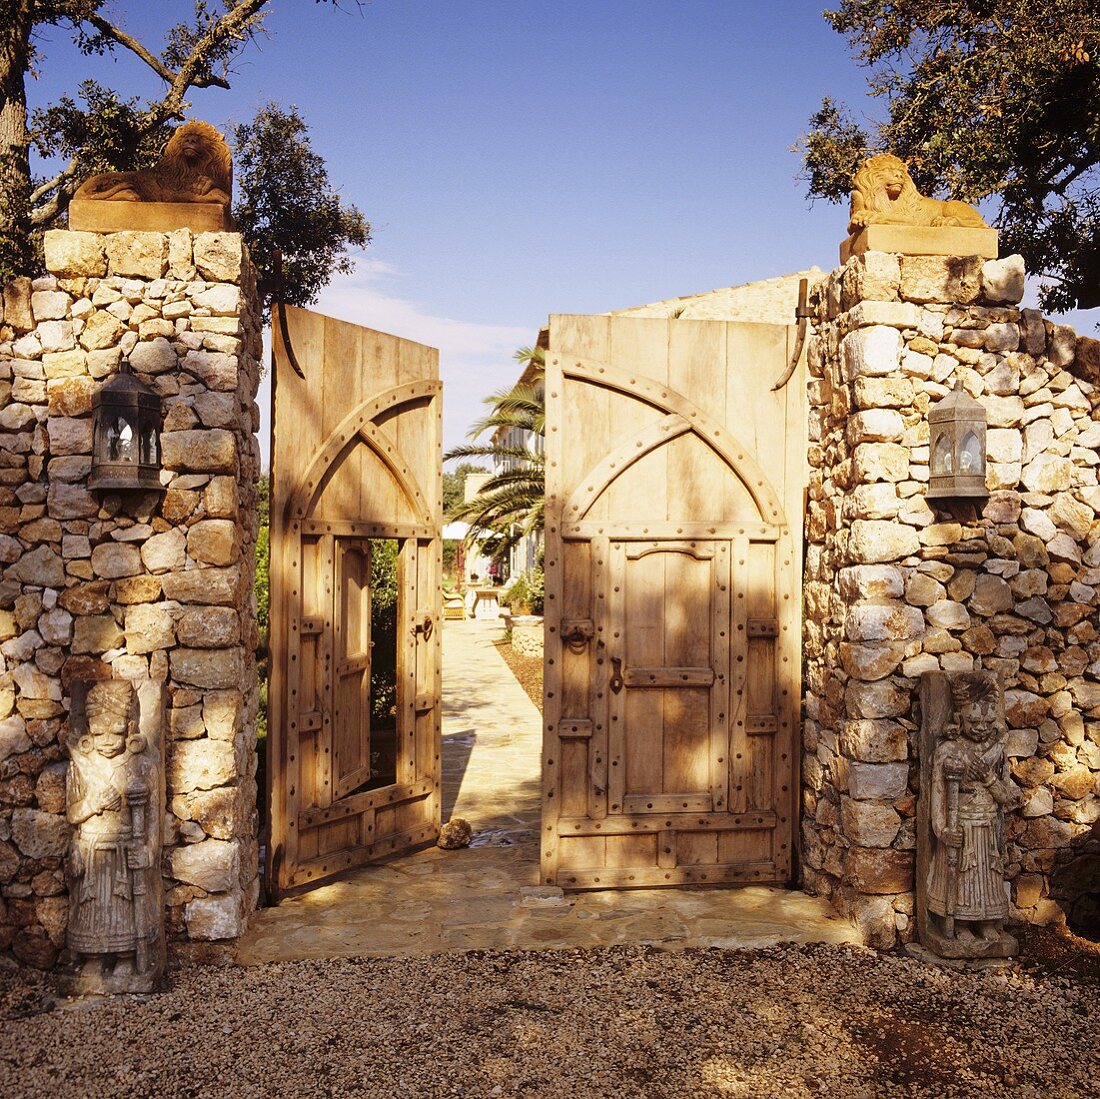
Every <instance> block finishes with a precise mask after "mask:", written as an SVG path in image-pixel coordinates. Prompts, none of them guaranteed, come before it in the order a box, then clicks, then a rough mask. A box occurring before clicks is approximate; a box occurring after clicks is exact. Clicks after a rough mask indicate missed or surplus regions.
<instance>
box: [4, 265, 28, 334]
mask: <svg viewBox="0 0 1100 1099" xmlns="http://www.w3.org/2000/svg"><path fill="white" fill-rule="evenodd" d="M33 293H34V291H33V287H32V284H31V280H30V279H29V278H27V277H26V276H24V275H20V276H18V277H16V278H14V279H12V280H11V282H9V283H8V284H7V285H6V286H5V287H4V323H5V324H7V325H10V326H11V327H12V328H14V329H15V331H16V332H30V331H31V330H32V329H33V328H34V311H33V310H32V309H31V297H32V295H33Z"/></svg>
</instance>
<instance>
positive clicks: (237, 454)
mask: <svg viewBox="0 0 1100 1099" xmlns="http://www.w3.org/2000/svg"><path fill="white" fill-rule="evenodd" d="M45 248H46V263H47V268H48V272H49V273H48V274H47V275H46V276H44V277H42V278H37V279H34V280H33V281H32V280H30V279H17V280H15V281H14V282H13V283H12V284H11V285H9V286H8V287H6V288H5V292H4V316H3V327H2V329H0V567H2V569H3V576H2V580H0V656H2V664H0V898H2V899H0V948H8V947H11V948H12V950H13V951H14V953H15V955H16V957H18V958H20V959H21V960H23V961H26V962H29V963H32V964H35V965H40V966H43V967H49V966H51V965H53V964H54V963H55V962H56V961H57V959H58V956H59V952H60V950H61V948H62V946H63V944H64V942H65V923H66V912H67V897H66V886H65V880H64V873H63V858H64V855H65V851H66V846H67V844H68V840H69V828H68V825H67V824H66V822H65V816H64V813H65V776H66V762H65V755H64V752H63V747H62V742H63V738H64V736H65V732H66V719H67V714H68V710H69V704H70V684H71V681H72V679H73V678H74V677H79V678H85V679H86V678H96V677H114V678H124V679H129V680H133V681H135V682H136V681H141V680H143V679H144V678H146V677H149V678H151V679H152V680H153V681H156V682H161V683H164V684H165V686H166V689H167V697H168V707H169V708H168V734H167V745H166V754H167V759H166V766H167V811H166V812H165V815H164V859H163V873H164V877H165V904H166V917H167V926H168V934H169V938H170V939H175V940H176V941H177V944H179V943H182V942H185V941H186V940H188V939H190V940H211V939H215V940H218V939H229V938H232V937H234V936H235V935H237V934H239V932H240V931H241V930H242V929H243V927H244V924H245V921H246V920H247V915H248V912H249V911H250V910H251V908H252V907H253V906H254V905H255V902H256V898H257V893H258V885H257V882H258V877H257V836H256V786H255V769H256V755H255V739H256V736H255V731H256V707H257V688H256V672H255V661H254V657H253V650H254V647H255V643H256V617H255V607H254V603H253V597H252V577H253V562H254V546H255V538H256V522H257V513H256V485H255V482H256V479H257V476H258V472H259V450H258V446H257V444H256V440H255V436H254V433H255V431H256V428H257V426H258V410H257V407H256V405H255V395H256V387H257V383H258V378H259V356H260V346H261V344H260V341H261V336H260V324H261V318H260V314H259V311H258V308H257V305H256V298H255V288H254V278H253V274H252V271H251V268H250V265H249V260H248V255H247V252H246V251H245V249H244V248H243V245H242V243H241V238H240V236H239V235H238V234H235V233H202V234H198V235H194V234H192V233H191V232H190V231H189V230H186V229H181V230H177V231H175V232H171V233H156V232H119V233H112V234H105V235H101V234H97V233H75V232H67V231H52V232H50V233H47V235H46V241H45ZM122 355H126V356H128V358H129V360H130V363H131V365H132V368H133V371H134V374H135V375H136V376H137V377H138V378H140V379H141V380H142V381H144V382H146V383H147V384H148V385H150V386H151V387H152V388H153V389H154V390H155V391H156V392H157V393H159V394H160V396H161V397H162V399H163V407H164V414H165V416H164V431H163V435H162V448H163V462H164V472H163V475H162V481H163V483H164V484H165V486H166V489H167V491H166V492H165V493H164V495H163V496H162V497H156V498H154V497H152V496H144V497H141V498H137V497H135V498H123V497H120V496H119V495H99V494H95V493H92V492H90V491H89V490H88V487H87V479H88V473H89V469H90V465H91V451H92V421H91V404H92V397H93V394H94V393H95V391H96V388H97V387H98V386H99V385H100V384H101V383H102V382H103V381H104V380H105V379H107V378H108V377H110V376H111V375H112V374H113V373H114V372H115V371H116V370H117V368H118V365H119V361H120V358H121V356H122Z"/></svg>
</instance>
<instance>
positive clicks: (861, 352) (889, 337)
mask: <svg viewBox="0 0 1100 1099" xmlns="http://www.w3.org/2000/svg"><path fill="white" fill-rule="evenodd" d="M901 348H902V340H901V333H900V332H899V331H898V330H897V329H896V328H889V327H887V326H886V325H875V326H873V327H871V328H861V329H860V330H859V331H858V332H849V333H848V335H847V336H845V337H844V339H843V341H842V342H841V348H840V356H841V363H842V366H843V376H844V380H845V381H849V382H850V381H854V380H855V379H856V378H859V377H864V376H867V375H872V376H878V375H883V374H893V373H894V371H896V370H897V369H898V366H899V364H900V362H901Z"/></svg>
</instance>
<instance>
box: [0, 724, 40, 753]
mask: <svg viewBox="0 0 1100 1099" xmlns="http://www.w3.org/2000/svg"><path fill="white" fill-rule="evenodd" d="M31 747H32V744H31V738H30V737H29V736H27V723H26V722H25V721H24V720H23V718H21V717H20V716H19V715H18V714H16V715H13V716H12V717H8V718H5V719H4V720H3V721H0V763H3V761H4V760H5V759H7V758H8V756H16V755H19V754H20V752H29V751H30V749H31Z"/></svg>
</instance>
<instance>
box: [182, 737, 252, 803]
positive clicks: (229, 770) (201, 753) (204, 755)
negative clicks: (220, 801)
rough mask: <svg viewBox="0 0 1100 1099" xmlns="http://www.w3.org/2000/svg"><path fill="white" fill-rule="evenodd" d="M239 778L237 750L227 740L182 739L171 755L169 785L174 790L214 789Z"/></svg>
mask: <svg viewBox="0 0 1100 1099" xmlns="http://www.w3.org/2000/svg"><path fill="white" fill-rule="evenodd" d="M236 778H237V761H236V753H235V751H234V748H233V745H232V743H230V742H229V741H224V740H207V739H201V738H200V739H199V740H181V741H177V742H176V743H174V744H172V745H171V746H170V749H169V758H168V789H169V790H170V791H172V792H173V793H184V794H185V793H190V792H191V791H192V790H212V789H214V787H216V786H225V785H226V784H228V783H230V782H233V781H235V780H236Z"/></svg>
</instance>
